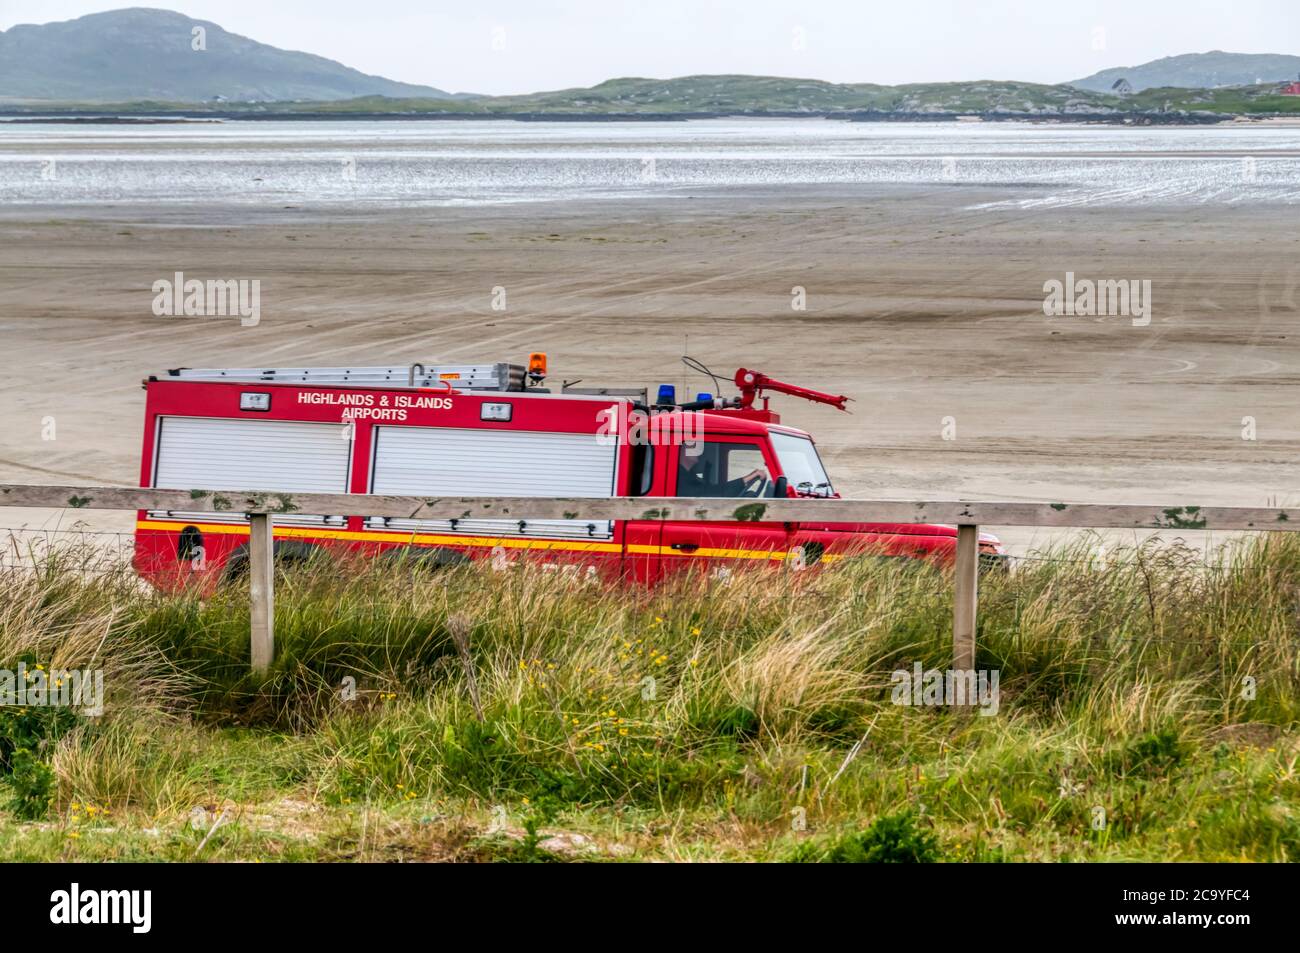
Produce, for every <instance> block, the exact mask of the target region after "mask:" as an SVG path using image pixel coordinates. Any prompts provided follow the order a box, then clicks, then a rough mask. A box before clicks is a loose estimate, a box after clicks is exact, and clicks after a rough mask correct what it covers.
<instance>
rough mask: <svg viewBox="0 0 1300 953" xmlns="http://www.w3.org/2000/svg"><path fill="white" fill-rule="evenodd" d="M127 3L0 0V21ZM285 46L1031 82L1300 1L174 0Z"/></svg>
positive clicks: (424, 70) (1275, 38) (1127, 60)
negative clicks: (468, 0) (467, 0)
mask: <svg viewBox="0 0 1300 953" xmlns="http://www.w3.org/2000/svg"><path fill="white" fill-rule="evenodd" d="M126 5H127V4H125V3H123V2H121V0H119V2H116V3H113V2H95V0H0V29H8V28H9V27H11V26H13V25H14V24H16V23H46V22H49V21H51V20H67V19H72V18H74V17H78V16H82V15H83V14H86V13H95V12H99V11H103V10H112V9H117V8H120V7H123V6H126ZM160 5H165V6H167V7H168V8H170V9H173V10H178V11H180V12H182V13H186V14H188V15H190V16H193V17H197V18H200V19H204V20H211V21H213V22H215V23H218V24H220V25H221V26H223V27H225V28H226V29H227V30H230V31H232V32H234V33H240V34H243V35H245V36H248V37H251V38H253V39H255V40H259V41H261V42H263V43H270V44H272V45H273V46H279V47H283V48H286V49H294V50H303V51H306V52H309V53H319V54H320V55H322V56H328V57H330V58H331V59H336V60H339V61H341V62H343V63H345V64H347V65H348V66H353V67H355V68H357V69H360V70H362V71H364V72H367V73H378V74H380V75H383V76H387V77H389V78H390V79H397V80H405V81H406V82H410V83H423V84H427V85H429V86H437V87H439V88H441V89H446V90H449V91H452V92H460V91H469V92H478V93H493V94H500V93H522V92H534V91H537V90H544V89H560V88H564V87H568V86H590V85H593V84H595V83H598V82H600V81H601V80H605V79H610V78H612V77H617V76H652V77H661V78H662V77H671V76H683V75H687V74H690V73H763V74H772V75H780V76H801V77H811V78H815V79H825V80H831V81H833V82H872V83H889V84H894V83H910V82H927V81H941V80H970V79H1022V80H1029V81H1033V82H1043V83H1056V82H1063V81H1066V80H1072V79H1078V78H1080V77H1082V76H1086V75H1088V74H1089V73H1093V72H1096V71H1097V70H1099V69H1103V68H1106V67H1110V66H1132V65H1135V64H1137V63H1143V62H1146V61H1147V60H1152V59H1156V58H1157V57H1161V56H1170V55H1174V54H1177V53H1190V52H1202V51H1205V50H1211V49H1221V50H1230V51H1233V52H1238V53H1292V54H1297V53H1300V0H1129V2H1120V0H1099V2H1094V3H1087V2H1061V0H1036V2H1035V0H967V2H960V0H910V2H908V0H892V2H880V0H797V2H791V0H712V2H710V0H477V2H464V0H462V2H457V3H449V2H446V0H171V2H168V3H166V4H160Z"/></svg>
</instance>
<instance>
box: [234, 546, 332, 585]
mask: <svg viewBox="0 0 1300 953" xmlns="http://www.w3.org/2000/svg"><path fill="white" fill-rule="evenodd" d="M271 551H272V553H274V558H275V564H276V565H277V566H301V565H303V564H304V563H306V562H307V561H308V560H311V559H316V558H319V556H320V553H321V548H320V547H319V546H316V545H313V544H312V543H300V542H298V541H297V540H292V539H286V540H276V541H275V542H274V543H273V544H272V548H271ZM247 575H248V543H244V544H242V545H240V546H238V547H236V548H235V549H234V551H233V552H231V554H230V556H229V558H227V559H226V567H225V569H224V570H222V573H221V579H222V581H223V582H234V581H236V580H239V579H242V578H244V577H245V576H247Z"/></svg>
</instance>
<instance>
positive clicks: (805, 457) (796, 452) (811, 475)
mask: <svg viewBox="0 0 1300 953" xmlns="http://www.w3.org/2000/svg"><path fill="white" fill-rule="evenodd" d="M772 447H773V448H774V449H775V450H776V458H777V459H778V460H780V461H781V472H783V473H784V474H785V477H786V479H787V480H789V481H790V485H791V486H792V487H794V488H795V490H796V491H798V492H799V493H808V494H811V495H813V496H831V495H832V493H833V492H834V491H833V490H832V489H831V480H830V477H828V476H827V475H826V469H825V468H824V467H823V466H822V461H821V458H820V457H818V456H817V448H816V447H814V446H813V442H812V441H811V440H809V439H808V438H807V437H795V436H793V435H791V434H788V433H778V432H776V431H772Z"/></svg>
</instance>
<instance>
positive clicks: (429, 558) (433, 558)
mask: <svg viewBox="0 0 1300 953" xmlns="http://www.w3.org/2000/svg"><path fill="white" fill-rule="evenodd" d="M379 558H380V559H382V560H384V561H385V562H387V563H390V564H394V565H402V566H407V567H410V568H412V569H425V570H428V571H429V572H438V571H439V570H442V569H447V568H450V567H454V566H468V565H469V564H470V562H471V561H472V560H471V559H470V558H469V556H467V555H466V554H465V553H462V552H461V551H460V550H458V549H444V548H442V547H435V548H429V547H425V546H394V547H393V548H391V549H385V550H384V551H383V552H381V553H380V554H379Z"/></svg>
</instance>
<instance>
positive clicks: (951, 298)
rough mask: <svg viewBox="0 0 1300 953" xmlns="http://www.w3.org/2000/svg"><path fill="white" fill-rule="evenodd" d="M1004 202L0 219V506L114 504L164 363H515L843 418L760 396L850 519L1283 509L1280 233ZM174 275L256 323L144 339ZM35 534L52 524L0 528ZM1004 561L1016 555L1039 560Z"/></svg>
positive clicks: (104, 521) (1021, 544) (218, 324)
mask: <svg viewBox="0 0 1300 953" xmlns="http://www.w3.org/2000/svg"><path fill="white" fill-rule="evenodd" d="M1015 197H1016V195H1015V192H1014V190H1012V189H1005V188H990V187H979V188H976V187H966V186H960V185H952V186H938V187H936V186H925V187H912V186H887V187H886V186H825V187H798V188H780V189H767V190H763V189H753V188H745V189H730V190H727V189H715V190H710V191H707V192H705V191H700V192H693V193H682V194H681V195H679V196H674V197H671V198H654V199H638V200H635V201H628V200H583V201H570V202H565V203H549V202H537V203H522V204H514V205H500V206H488V207H477V208H452V209H446V208H443V209H421V210H410V211H394V212H384V211H375V210H371V211H366V212H348V211H347V210H343V211H340V210H338V209H332V210H313V209H310V208H255V209H249V208H229V209H220V208H212V207H191V208H184V207H142V206H138V205H133V206H120V207H117V208H113V207H94V208H90V207H77V208H59V209H50V208H34V207H27V208H24V207H17V206H15V207H9V208H3V209H0V373H2V376H0V389H2V390H3V395H4V397H3V405H4V409H5V427H4V428H3V430H2V431H0V480H5V481H12V482H51V483H79V482H107V483H119V484H126V485H130V484H134V483H135V482H136V481H137V479H138V471H139V454H140V429H141V419H142V413H143V391H142V390H141V389H140V386H139V385H140V381H141V379H142V378H144V377H146V376H147V375H149V374H153V373H158V372H160V371H163V370H164V369H166V368H170V367H178V366H213V365H225V366H249V365H265V366H275V365H282V366H292V365H309V364H315V365H340V364H352V363H356V364H407V363H410V362H412V361H423V362H426V363H428V362H431V361H434V362H436V361H469V360H483V361H488V360H507V359H508V360H514V361H519V360H522V359H523V358H524V357H525V356H526V354H527V353H528V352H529V351H533V350H543V351H547V352H548V353H549V355H550V365H551V372H552V383H558V381H559V380H560V379H566V380H573V379H576V378H581V379H583V381H584V382H585V383H589V384H595V383H608V384H611V385H624V386H625V385H630V384H635V385H648V386H653V385H655V384H657V383H658V382H660V381H672V382H674V383H676V384H677V385H678V387H679V390H680V389H682V388H685V389H686V390H688V391H689V392H692V393H693V392H694V391H696V390H700V389H704V390H712V389H713V388H712V387H710V386H709V385H708V382H707V381H706V380H705V379H704V378H701V377H699V376H698V375H692V374H689V373H688V372H686V371H685V370H684V368H682V366H681V365H680V363H679V358H680V356H681V355H682V353H684V352H686V351H689V353H690V354H692V355H694V356H695V357H697V358H699V359H701V360H703V361H704V362H705V363H706V364H708V365H710V366H711V367H712V368H713V369H714V370H715V371H716V372H718V373H719V374H723V375H726V376H728V377H729V376H730V375H731V373H732V372H734V370H735V368H736V367H738V366H742V365H743V366H750V367H756V368H759V369H761V370H764V371H766V372H767V373H769V374H772V375H774V376H776V377H780V378H783V379H786V380H790V381H792V382H796V383H800V384H806V385H808V386H812V387H816V388H821V389H825V390H830V391H834V392H837V393H840V392H842V393H846V394H850V395H852V396H853V397H854V398H855V403H853V404H852V405H851V407H852V409H853V412H852V414H839V413H837V412H835V411H833V410H831V409H830V408H826V407H821V406H814V405H809V404H805V403H803V402H800V401H796V400H793V399H783V398H779V397H778V398H775V399H774V407H777V408H778V409H779V410H780V411H781V412H782V414H783V416H784V418H785V421H786V422H787V423H791V424H794V425H796V426H800V427H805V428H807V429H809V430H811V431H812V432H813V433H814V435H815V436H816V437H817V439H818V442H819V446H820V448H821V450H822V453H823V455H824V457H825V458H826V463H827V466H828V469H829V470H830V472H831V475H832V478H833V479H834V480H835V481H836V484H837V488H838V489H840V490H841V492H843V493H844V494H845V495H848V496H886V497H966V498H983V499H993V498H1003V499H1052V500H1070V501H1088V502H1142V501H1155V502H1177V503H1191V504H1209V503H1218V504H1266V503H1280V504H1297V503H1300V479H1297V477H1298V475H1300V474H1298V470H1297V459H1298V457H1297V452H1298V451H1300V415H1298V414H1297V406H1298V405H1300V391H1298V390H1297V389H1296V387H1295V385H1296V383H1297V381H1298V380H1300V314H1298V313H1297V303H1298V301H1300V289H1298V288H1297V284H1298V283H1300V233H1297V230H1296V228H1295V214H1296V213H1295V209H1294V208H1287V207H1277V208H1274V207H1269V206H1262V205H1251V206H1249V207H1247V206H1244V205H1231V204H1187V205H1165V206H1143V207H1134V208H1123V207H1119V208H1116V207H1106V208H1101V207H1095V208H1086V207H1084V208H1066V209H1061V208H1056V209H1028V210H1026V209H1018V208H1009V207H1005V206H995V207H991V208H990V207H987V206H988V204H989V203H998V202H1003V201H1005V200H1007V199H1011V198H1015ZM975 206H985V207H983V208H976V207H975ZM176 271H183V272H184V273H185V274H186V276H187V277H197V278H203V279H207V278H257V279H260V281H261V312H262V313H261V321H260V323H259V324H258V325H257V326H256V327H241V326H240V323H239V321H238V319H232V318H159V317H155V316H154V315H153V313H152V310H151V304H152V301H153V293H152V291H151V286H152V284H153V282H154V281H155V280H157V279H159V278H170V277H171V276H172V275H173V273H174V272H176ZM1067 271H1070V272H1074V273H1075V274H1076V275H1077V276H1078V277H1079V278H1097V279H1150V281H1151V283H1152V300H1153V310H1152V316H1151V321H1150V324H1149V326H1146V327H1135V326H1133V323H1132V321H1131V320H1130V319H1129V318H1127V317H1098V318H1089V317H1057V318H1049V317H1046V316H1044V314H1043V310H1042V302H1043V284H1044V282H1046V281H1048V280H1051V279H1063V278H1064V276H1065V273H1066V272H1067ZM795 286H801V287H803V288H804V289H805V290H806V296H807V309H806V310H805V311H802V312H800V311H795V310H792V308H791V300H792V296H791V289H792V288H794V287H795ZM495 287H502V288H504V289H505V290H506V301H507V308H506V310H505V311H494V310H493V309H492V306H491V305H492V300H493V288H495ZM948 417H951V418H953V423H954V424H955V428H956V439H954V440H945V439H944V438H943V429H944V419H945V418H948ZM1247 417H1249V418H1253V419H1254V426H1255V428H1256V435H1257V439H1255V440H1243V439H1242V432H1243V418H1247ZM48 418H53V421H54V426H55V428H56V430H55V435H56V439H54V440H46V439H43V432H46V433H47V431H48V423H49V420H48ZM75 515H76V516H77V517H79V518H83V519H88V520H89V522H90V524H91V525H93V526H95V527H98V528H112V529H119V528H120V529H122V530H124V531H129V528H130V525H131V518H130V517H129V516H127V515H120V516H119V515H118V514H91V515H88V514H84V513H78V514H75ZM56 519H58V520H61V524H60V525H64V526H66V525H68V524H69V522H70V521H71V519H72V517H71V516H69V515H68V514H62V515H60V516H57V517H56V516H54V515H51V514H43V513H33V512H21V513H20V512H18V511H12V510H11V511H9V512H7V513H0V524H2V525H4V526H13V525H19V524H20V523H25V524H27V525H53V521H54V520H56ZM1001 535H1003V536H1004V538H1007V539H1009V540H1010V541H1011V542H1012V543H1013V544H1014V545H1015V547H1016V548H1017V549H1018V550H1022V551H1023V549H1025V548H1027V547H1029V546H1032V545H1035V544H1037V543H1040V542H1042V541H1044V539H1046V538H1047V537H1046V536H1044V534H1041V533H1033V532H1031V531H1028V530H1008V531H1006V532H1004V533H1002V534H1001Z"/></svg>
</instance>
